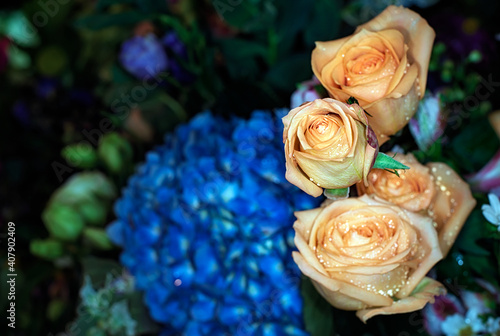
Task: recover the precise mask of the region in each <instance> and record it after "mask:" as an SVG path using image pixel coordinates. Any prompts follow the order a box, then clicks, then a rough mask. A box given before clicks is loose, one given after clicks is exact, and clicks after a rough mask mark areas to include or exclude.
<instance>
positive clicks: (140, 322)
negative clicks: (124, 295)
mask: <svg viewBox="0 0 500 336" xmlns="http://www.w3.org/2000/svg"><path fill="white" fill-rule="evenodd" d="M128 301H129V302H130V304H129V307H130V308H129V311H130V315H131V316H132V318H133V319H134V320H135V321H137V330H136V333H137V334H138V335H141V334H156V333H158V332H159V327H158V325H157V324H156V323H155V322H154V321H153V320H152V319H151V317H150V315H149V311H148V309H147V308H146V306H145V305H144V300H143V295H142V294H141V293H139V292H134V293H132V294H131V295H130V297H129V298H128Z"/></svg>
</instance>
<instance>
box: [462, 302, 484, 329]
mask: <svg viewBox="0 0 500 336" xmlns="http://www.w3.org/2000/svg"><path fill="white" fill-rule="evenodd" d="M479 315H481V311H480V310H479V309H478V308H471V309H469V311H467V314H466V315H465V323H467V324H468V325H470V327H471V329H472V331H473V332H474V334H478V333H481V332H484V331H486V326H485V325H484V324H483V321H482V320H481V318H480V317H479Z"/></svg>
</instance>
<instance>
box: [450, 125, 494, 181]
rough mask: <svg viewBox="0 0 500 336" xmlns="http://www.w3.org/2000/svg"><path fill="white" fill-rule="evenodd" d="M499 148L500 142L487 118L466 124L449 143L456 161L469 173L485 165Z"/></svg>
mask: <svg viewBox="0 0 500 336" xmlns="http://www.w3.org/2000/svg"><path fill="white" fill-rule="evenodd" d="M499 147H500V141H499V139H498V137H497V135H496V133H495V131H494V130H493V128H492V127H491V125H490V123H489V121H488V119H487V118H483V119H479V120H475V121H473V122H467V126H465V128H464V129H463V130H462V131H461V132H460V133H459V134H458V135H457V136H455V138H454V139H453V140H452V142H451V149H452V152H453V155H454V156H455V158H456V161H458V162H459V163H460V166H461V167H463V168H464V169H466V170H467V171H468V172H471V173H473V172H476V171H478V170H480V169H481V168H482V167H483V166H484V165H486V163H488V161H489V160H490V159H491V158H492V157H493V156H494V155H495V153H496V152H497V150H498V148H499Z"/></svg>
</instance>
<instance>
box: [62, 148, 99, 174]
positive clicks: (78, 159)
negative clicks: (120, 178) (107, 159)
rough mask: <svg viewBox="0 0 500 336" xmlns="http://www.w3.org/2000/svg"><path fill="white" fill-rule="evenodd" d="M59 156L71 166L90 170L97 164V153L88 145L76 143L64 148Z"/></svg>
mask: <svg viewBox="0 0 500 336" xmlns="http://www.w3.org/2000/svg"><path fill="white" fill-rule="evenodd" d="M61 156H62V157H63V158H64V159H65V160H66V162H68V164H70V165H71V166H74V167H78V168H82V169H91V168H94V167H95V166H96V164H97V152H96V150H95V149H94V148H93V147H92V146H91V145H90V144H89V143H84V142H83V143H76V144H72V145H68V146H66V147H64V148H63V149H62V151H61Z"/></svg>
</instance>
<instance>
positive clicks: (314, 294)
mask: <svg viewBox="0 0 500 336" xmlns="http://www.w3.org/2000/svg"><path fill="white" fill-rule="evenodd" d="M300 291H301V294H302V298H303V299H304V308H303V310H304V313H303V316H304V323H305V325H306V331H307V332H308V333H309V334H310V335H311V336H329V335H333V330H334V325H333V312H332V307H331V306H330V304H329V303H328V302H327V301H326V300H325V299H323V297H322V296H321V295H320V294H319V293H318V291H317V290H316V288H314V285H313V283H312V282H311V280H310V279H309V278H308V277H305V276H303V277H302V281H301V288H300Z"/></svg>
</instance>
